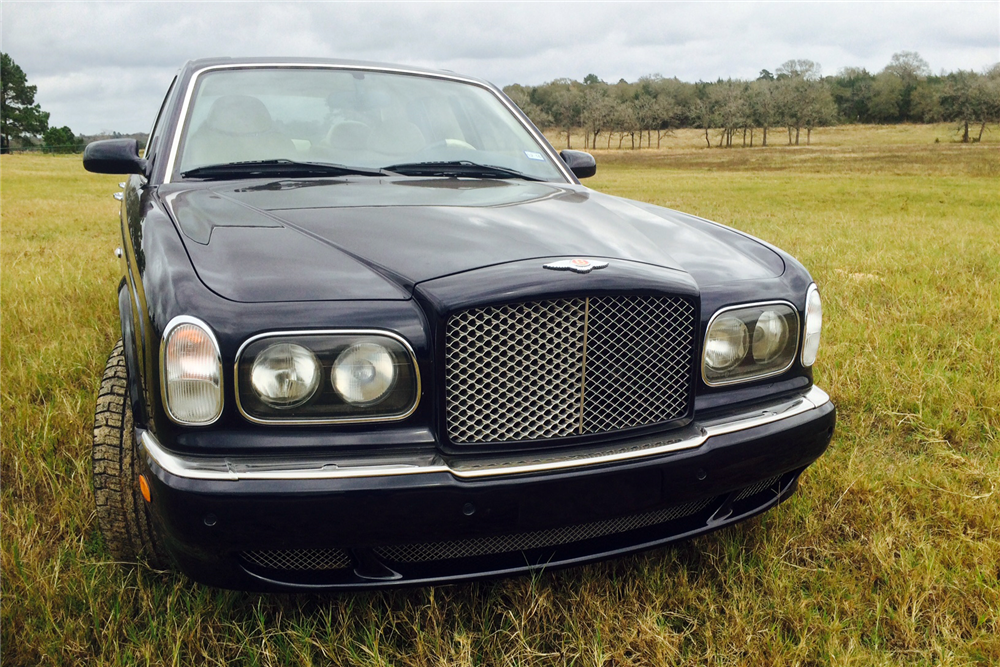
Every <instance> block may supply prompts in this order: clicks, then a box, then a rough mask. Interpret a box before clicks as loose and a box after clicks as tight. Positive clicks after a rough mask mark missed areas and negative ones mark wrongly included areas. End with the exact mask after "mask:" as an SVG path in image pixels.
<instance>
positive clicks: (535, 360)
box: [445, 296, 695, 444]
mask: <svg viewBox="0 0 1000 667" xmlns="http://www.w3.org/2000/svg"><path fill="white" fill-rule="evenodd" d="M694 319H695V307H694V304H693V303H692V302H691V301H690V300H688V299H684V298H681V297H637V296H619V297H595V298H578V299H558V300H551V301H535V302H529V303H518V304H510V305H504V306H490V307H486V308H475V309H471V310H466V311H462V312H459V313H457V314H455V315H453V316H452V317H451V318H450V319H449V320H448V326H447V332H446V354H447V367H446V372H445V404H446V410H447V421H448V436H449V438H450V439H451V441H452V442H453V443H456V444H464V443H480V442H514V441H519V440H543V439H548V438H558V437H565V436H569V435H579V434H588V433H604V432H608V431H616V430H621V429H626V428H633V427H636V426H647V425H650V424H657V423H661V422H666V421H670V420H672V419H677V418H680V417H683V416H684V414H685V413H686V412H687V410H688V406H689V404H690V400H691V395H690V392H691V387H690V385H691V382H690V377H691V372H692V370H691V369H692V364H693V363H694V336H695V321H694Z"/></svg>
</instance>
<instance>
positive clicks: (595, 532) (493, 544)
mask: <svg viewBox="0 0 1000 667" xmlns="http://www.w3.org/2000/svg"><path fill="white" fill-rule="evenodd" d="M712 500H714V499H713V498H705V499H703V500H696V501H694V502H690V503H685V504H683V505H676V506H674V507H667V508H665V509H661V510H655V511H653V512H646V513H644V514H633V515H631V516H624V517H620V518H617V519H606V520H604V521H594V522H591V523H585V524H579V525H576V526H566V527H563V528H551V529H548V530H536V531H532V532H529V533H515V534H513V535H496V536H491V537H473V538H469V539H465V540H449V541H444V542H425V543H422V544H398V545H391V546H383V547H376V548H375V554H376V555H377V556H378V557H379V558H383V559H385V560H387V561H390V562H393V563H422V562H427V561H436V560H449V559H452V558H474V557H476V556H488V555H493V554H505V553H512V552H516V551H528V550H531V549H539V548H543V547H554V546H559V545H564V544H572V543H574V542H582V541H584V540H589V539H593V538H595V537H606V536H608V535H616V534H618V533H627V532H629V531H631V530H637V529H639V528H648V527H649V526H655V525H658V524H661V523H666V522H668V521H674V520H676V519H683V518H684V517H688V516H691V515H692V514H696V513H697V512H699V511H701V510H703V509H704V508H705V507H707V506H708V504H709V503H710V502H712Z"/></svg>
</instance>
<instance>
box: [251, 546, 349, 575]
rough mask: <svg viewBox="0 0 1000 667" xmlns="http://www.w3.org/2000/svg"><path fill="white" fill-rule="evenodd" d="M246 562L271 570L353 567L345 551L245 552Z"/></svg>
mask: <svg viewBox="0 0 1000 667" xmlns="http://www.w3.org/2000/svg"><path fill="white" fill-rule="evenodd" d="M240 557H242V558H243V560H245V561H246V562H248V563H250V564H251V565H258V566H260V567H263V568H267V569H269V570H293V571H302V572H304V571H310V572H312V571H325V570H344V569H347V568H349V567H353V564H352V562H351V557H350V556H349V555H348V553H347V551H345V550H344V549H276V550H272V551H244V552H243V553H241V554H240Z"/></svg>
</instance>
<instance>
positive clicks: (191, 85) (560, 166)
mask: <svg viewBox="0 0 1000 667" xmlns="http://www.w3.org/2000/svg"><path fill="white" fill-rule="evenodd" d="M225 69H231V70H237V69H339V70H349V71H361V72H384V73H386V74H404V75H407V76H419V77H424V78H427V79H440V80H442V81H455V82H457V83H465V84H469V85H473V86H478V87H479V88H482V89H484V90H486V91H488V92H489V93H490V94H491V95H493V97H495V98H496V99H497V100H498V101H499V102H500V103H501V104H502V105H503V106H504V107H505V108H506V109H507V110H508V111H509V112H510V113H511V114H512V115H513V116H514V118H515V119H516V120H517V122H518V123H520V125H521V127H523V128H524V129H525V130H526V131H527V132H528V134H529V135H530V136H531V137H532V138H533V139H534V140H535V143H537V144H538V147H539V148H540V149H542V151H544V152H545V154H546V155H548V156H549V159H551V160H552V162H553V164H554V165H555V166H556V169H557V170H559V172H560V173H562V175H563V177H564V178H565V179H566V181H567V182H568V183H569V184H576V183H577V179H576V177H575V176H574V175H573V172H572V171H570V169H569V167H568V166H567V165H566V163H565V162H563V159H562V158H561V157H559V155H558V153H556V151H555V149H554V148H553V147H552V145H551V144H550V143H549V141H548V139H546V138H545V137H544V135H542V133H541V132H540V131H539V130H538V129H537V128H535V127H534V124H533V123H527V124H526V123H525V122H524V120H523V119H522V118H521V113H523V112H521V113H519V110H518V108H517V106H516V105H515V104H514V103H513V102H511V101H510V100H509V99H507V97H506V95H498V94H497V90H496V88H495V87H494V86H493V85H492V84H488V83H484V82H482V81H477V80H476V79H470V78H468V77H464V76H459V75H457V74H446V73H432V72H425V71H420V70H415V69H408V68H405V67H379V66H377V65H350V64H343V65H335V64H324V63H230V64H226V65H211V66H207V67H203V68H201V69H199V70H196V71H195V72H194V73H193V74H192V75H191V80H190V81H189V82H188V87H187V90H186V91H185V92H184V103H183V105H182V107H181V113H180V116H179V117H178V119H177V126H176V127H175V128H174V136H173V143H172V145H171V148H170V155H169V157H168V159H167V168H166V170H165V172H164V174H163V182H164V183H172V182H173V174H174V164H175V160H176V158H177V151H178V150H180V143H181V134H183V133H184V126H185V124H186V123H187V116H188V109H189V108H190V105H191V97H192V96H193V95H194V89H195V86H196V85H197V83H198V79H199V77H201V75H202V74H205V73H206V72H213V71H216V70H225Z"/></svg>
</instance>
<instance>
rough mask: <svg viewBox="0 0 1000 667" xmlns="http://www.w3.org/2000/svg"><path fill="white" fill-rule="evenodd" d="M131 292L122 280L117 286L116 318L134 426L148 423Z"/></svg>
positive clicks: (123, 279) (124, 280)
mask: <svg viewBox="0 0 1000 667" xmlns="http://www.w3.org/2000/svg"><path fill="white" fill-rule="evenodd" d="M130 292H131V290H129V286H128V284H127V283H126V279H125V278H122V280H121V282H120V283H119V285H118V317H119V319H120V320H121V331H122V348H123V349H124V351H125V366H126V368H128V395H129V401H130V402H131V403H132V415H133V420H134V422H135V425H136V426H140V425H143V426H144V425H146V424H147V423H148V421H149V420H148V417H147V414H148V412H147V410H146V402H145V400H144V398H143V391H142V374H141V371H140V369H139V363H138V358H139V355H138V354H137V351H136V342H135V327H134V325H133V321H134V320H133V318H132V299H131V295H130Z"/></svg>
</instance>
